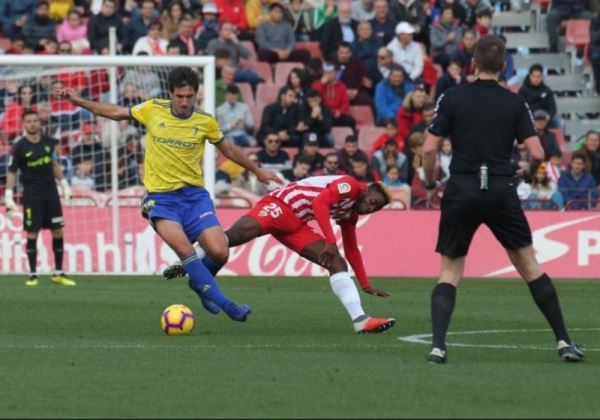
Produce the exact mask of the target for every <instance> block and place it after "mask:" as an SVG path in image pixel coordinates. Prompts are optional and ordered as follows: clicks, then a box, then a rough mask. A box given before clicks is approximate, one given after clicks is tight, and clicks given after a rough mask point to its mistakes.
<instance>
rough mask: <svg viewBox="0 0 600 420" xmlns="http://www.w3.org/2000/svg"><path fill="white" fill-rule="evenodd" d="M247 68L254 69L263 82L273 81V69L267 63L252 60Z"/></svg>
mask: <svg viewBox="0 0 600 420" xmlns="http://www.w3.org/2000/svg"><path fill="white" fill-rule="evenodd" d="M249 70H254V71H255V72H256V74H258V76H259V77H260V78H261V79H263V80H264V81H265V83H273V70H272V69H271V65H270V64H269V63H265V62H263V61H256V62H253V63H252V66H251V67H250V68H249Z"/></svg>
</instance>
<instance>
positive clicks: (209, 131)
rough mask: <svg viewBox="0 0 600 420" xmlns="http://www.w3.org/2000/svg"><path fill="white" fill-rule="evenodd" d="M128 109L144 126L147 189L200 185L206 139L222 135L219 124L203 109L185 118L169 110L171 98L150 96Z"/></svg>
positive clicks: (210, 140)
mask: <svg viewBox="0 0 600 420" xmlns="http://www.w3.org/2000/svg"><path fill="white" fill-rule="evenodd" d="M129 112H130V114H131V116H132V117H133V118H135V120H137V121H139V122H140V123H141V124H143V125H145V126H146V131H147V134H146V153H145V155H144V186H145V187H146V189H147V190H148V191H149V192H165V191H174V190H178V189H180V188H183V187H185V186H188V185H192V186H197V187H203V186H204V177H203V175H202V168H201V166H200V164H201V161H202V156H203V155H204V146H205V142H206V141H207V140H208V141H209V142H211V143H212V144H216V143H218V142H220V141H221V140H223V138H224V136H223V133H222V132H221V129H220V128H219V123H218V122H217V121H216V120H215V119H214V118H213V117H211V116H210V115H209V114H206V113H204V112H202V111H194V112H192V115H190V116H189V117H188V118H179V117H176V116H175V115H173V113H172V112H171V100H169V99H151V100H148V101H146V102H144V103H141V104H139V105H135V106H132V107H131V108H130V109H129Z"/></svg>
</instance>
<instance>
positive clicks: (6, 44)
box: [0, 38, 12, 52]
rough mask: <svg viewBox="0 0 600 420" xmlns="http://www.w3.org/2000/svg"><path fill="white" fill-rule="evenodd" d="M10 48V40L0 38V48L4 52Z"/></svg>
mask: <svg viewBox="0 0 600 420" xmlns="http://www.w3.org/2000/svg"><path fill="white" fill-rule="evenodd" d="M11 48H12V42H11V40H10V39H8V38H0V50H2V51H3V52H6V51H8V50H10V49H11Z"/></svg>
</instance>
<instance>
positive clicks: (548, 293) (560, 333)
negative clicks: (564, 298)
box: [528, 273, 571, 343]
mask: <svg viewBox="0 0 600 420" xmlns="http://www.w3.org/2000/svg"><path fill="white" fill-rule="evenodd" d="M528 286H529V291H530V292H531V296H533V300H535V303H536V304H537V306H538V308H540V311H542V313H543V314H544V316H545V317H546V319H547V320H548V323H549V324H550V327H552V331H554V335H555V336H556V341H559V340H565V341H566V342H567V343H571V339H570V338H569V334H567V328H566V327H565V322H564V320H563V316H562V311H561V310H560V303H559V302H558V294H557V293H556V289H555V288H554V284H552V280H550V277H548V275H547V274H546V273H544V274H542V276H541V277H539V278H537V279H535V280H534V281H532V282H531V283H528Z"/></svg>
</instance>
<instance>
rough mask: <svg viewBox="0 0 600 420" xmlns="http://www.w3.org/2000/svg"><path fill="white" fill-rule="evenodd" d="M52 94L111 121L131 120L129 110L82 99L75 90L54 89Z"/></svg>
mask: <svg viewBox="0 0 600 420" xmlns="http://www.w3.org/2000/svg"><path fill="white" fill-rule="evenodd" d="M52 94H53V95H54V96H56V97H59V98H64V99H66V100H68V101H69V102H71V103H72V104H73V105H77V106H80V107H82V108H85V109H87V110H88V111H90V112H92V113H94V114H96V115H98V116H100V117H105V118H109V119H111V120H115V121H120V120H128V119H131V115H130V114H129V108H125V107H123V106H119V105H115V104H107V103H101V102H95V101H90V100H88V99H84V98H82V97H81V96H80V95H79V93H77V91H76V90H75V89H70V88H67V89H54V90H53V91H52Z"/></svg>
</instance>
